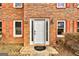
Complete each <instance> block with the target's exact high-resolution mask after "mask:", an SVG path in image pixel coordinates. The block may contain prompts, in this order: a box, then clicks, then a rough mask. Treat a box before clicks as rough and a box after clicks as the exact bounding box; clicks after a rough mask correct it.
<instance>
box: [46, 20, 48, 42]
mask: <svg viewBox="0 0 79 59" xmlns="http://www.w3.org/2000/svg"><path fill="white" fill-rule="evenodd" d="M46 41H48V21H46Z"/></svg>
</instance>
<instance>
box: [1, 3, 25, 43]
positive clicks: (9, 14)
mask: <svg viewBox="0 0 79 59" xmlns="http://www.w3.org/2000/svg"><path fill="white" fill-rule="evenodd" d="M23 10H24V9H23V8H19V9H18V8H14V7H13V3H3V4H2V7H1V8H0V19H1V20H2V36H3V37H2V40H1V41H3V42H5V43H23V37H21V38H20V37H19V38H15V37H13V21H14V20H20V19H21V20H23V18H24V17H23V15H24V11H23Z"/></svg>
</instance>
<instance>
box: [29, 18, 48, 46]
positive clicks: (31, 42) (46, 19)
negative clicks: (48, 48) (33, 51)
mask: <svg viewBox="0 0 79 59" xmlns="http://www.w3.org/2000/svg"><path fill="white" fill-rule="evenodd" d="M36 19H40V20H42V19H45V22H46V21H47V22H48V41H46V42H45V45H49V18H30V45H35V44H34V41H32V21H34V20H36Z"/></svg>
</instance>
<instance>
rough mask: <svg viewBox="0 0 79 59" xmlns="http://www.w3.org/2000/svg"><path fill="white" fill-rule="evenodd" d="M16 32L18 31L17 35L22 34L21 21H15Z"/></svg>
mask: <svg viewBox="0 0 79 59" xmlns="http://www.w3.org/2000/svg"><path fill="white" fill-rule="evenodd" d="M15 32H16V35H20V34H21V22H16V23H15Z"/></svg>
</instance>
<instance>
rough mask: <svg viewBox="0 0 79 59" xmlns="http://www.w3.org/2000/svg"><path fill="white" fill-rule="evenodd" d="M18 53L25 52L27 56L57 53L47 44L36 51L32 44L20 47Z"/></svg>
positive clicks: (55, 54)
mask: <svg viewBox="0 0 79 59" xmlns="http://www.w3.org/2000/svg"><path fill="white" fill-rule="evenodd" d="M20 54H25V55H28V56H58V55H59V53H58V52H57V50H56V49H55V48H53V47H50V46H47V47H46V49H45V50H43V51H37V50H35V49H34V47H33V46H28V47H22V49H21V50H20Z"/></svg>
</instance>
